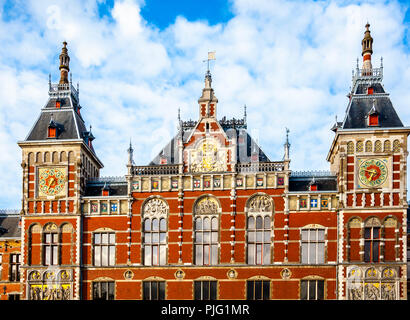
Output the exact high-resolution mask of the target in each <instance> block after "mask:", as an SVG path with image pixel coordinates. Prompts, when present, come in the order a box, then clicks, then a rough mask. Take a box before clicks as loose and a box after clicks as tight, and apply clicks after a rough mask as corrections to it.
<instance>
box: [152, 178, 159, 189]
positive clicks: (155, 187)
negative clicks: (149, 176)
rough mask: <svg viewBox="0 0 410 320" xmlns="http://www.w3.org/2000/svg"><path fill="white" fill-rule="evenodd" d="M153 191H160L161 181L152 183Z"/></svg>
mask: <svg viewBox="0 0 410 320" xmlns="http://www.w3.org/2000/svg"><path fill="white" fill-rule="evenodd" d="M151 189H152V190H158V189H159V181H158V180H153V181H152V182H151Z"/></svg>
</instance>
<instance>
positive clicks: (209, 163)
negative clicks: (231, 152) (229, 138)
mask: <svg viewBox="0 0 410 320" xmlns="http://www.w3.org/2000/svg"><path fill="white" fill-rule="evenodd" d="M188 152H189V168H190V171H191V172H221V171H226V170H227V165H226V154H227V150H226V148H223V147H222V146H221V143H220V142H219V141H218V140H217V139H216V138H205V139H203V140H202V141H201V142H200V143H199V144H198V145H196V147H195V148H194V149H192V150H189V151H188Z"/></svg>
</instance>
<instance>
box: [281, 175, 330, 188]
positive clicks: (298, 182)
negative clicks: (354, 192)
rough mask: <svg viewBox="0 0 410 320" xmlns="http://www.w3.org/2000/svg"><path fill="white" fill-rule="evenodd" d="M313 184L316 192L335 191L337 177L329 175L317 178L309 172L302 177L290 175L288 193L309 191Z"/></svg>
mask: <svg viewBox="0 0 410 320" xmlns="http://www.w3.org/2000/svg"><path fill="white" fill-rule="evenodd" d="M312 182H314V183H315V184H316V185H317V191H319V192H320V191H337V177H336V176H331V175H322V176H317V175H315V174H314V173H312V174H309V172H307V173H304V174H302V175H297V174H296V175H295V174H293V173H292V175H291V176H290V178H289V191H296V192H297V191H309V187H310V185H311V184H312Z"/></svg>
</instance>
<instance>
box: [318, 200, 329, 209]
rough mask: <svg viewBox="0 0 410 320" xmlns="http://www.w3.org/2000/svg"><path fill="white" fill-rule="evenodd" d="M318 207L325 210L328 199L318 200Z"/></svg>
mask: <svg viewBox="0 0 410 320" xmlns="http://www.w3.org/2000/svg"><path fill="white" fill-rule="evenodd" d="M320 206H321V207H322V208H327V207H328V206H329V200H328V199H321V200H320Z"/></svg>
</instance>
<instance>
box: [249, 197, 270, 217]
mask: <svg viewBox="0 0 410 320" xmlns="http://www.w3.org/2000/svg"><path fill="white" fill-rule="evenodd" d="M248 212H264V213H272V199H271V198H270V197H269V196H267V195H258V196H255V197H253V198H252V199H251V200H250V201H249V204H248Z"/></svg>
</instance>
